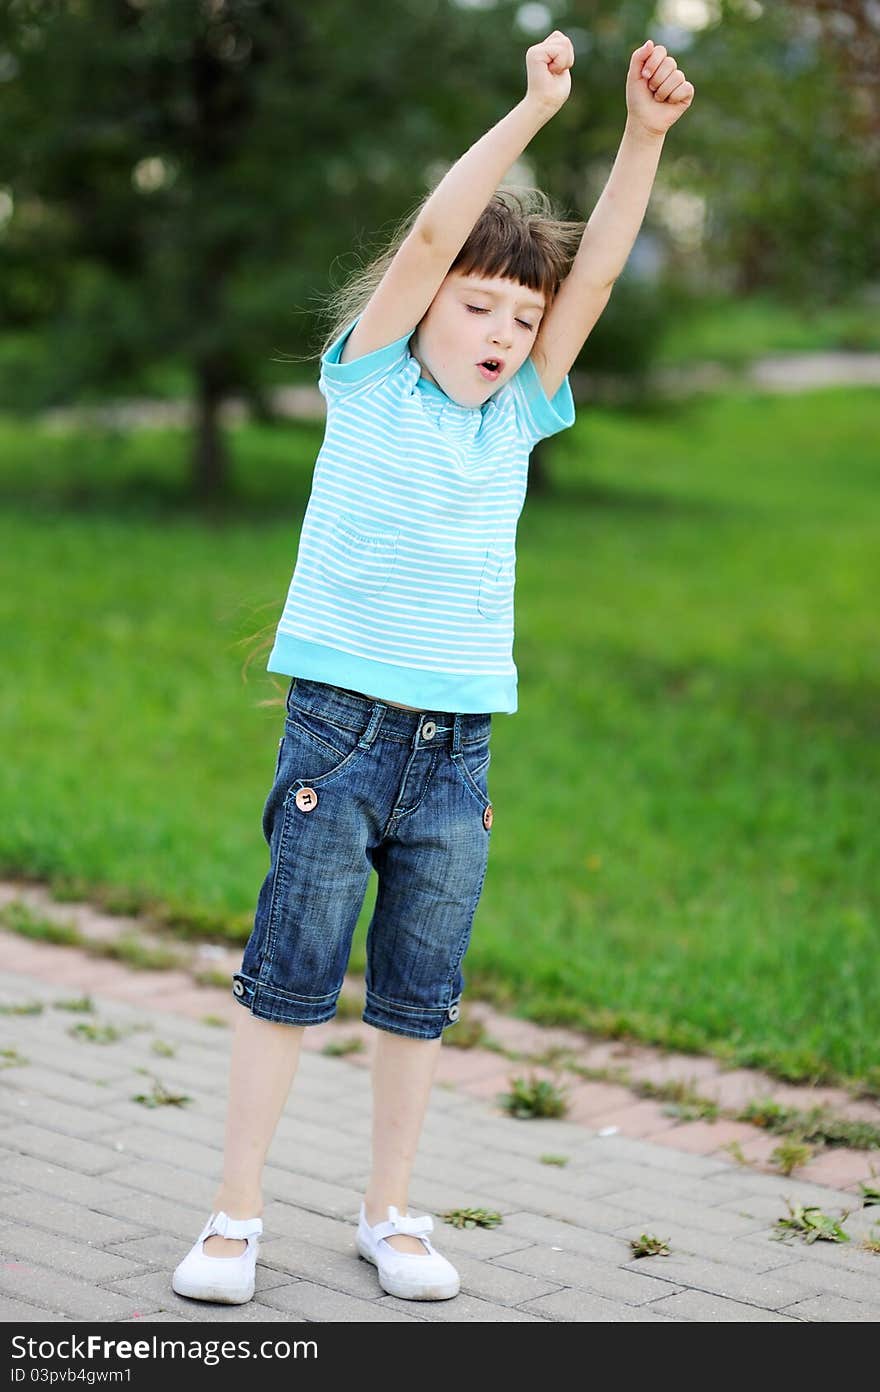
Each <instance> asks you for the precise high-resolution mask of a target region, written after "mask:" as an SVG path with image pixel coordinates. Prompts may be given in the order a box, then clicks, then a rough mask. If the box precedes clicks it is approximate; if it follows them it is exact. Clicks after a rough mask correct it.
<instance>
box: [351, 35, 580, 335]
mask: <svg viewBox="0 0 880 1392" xmlns="http://www.w3.org/2000/svg"><path fill="white" fill-rule="evenodd" d="M573 62H574V49H573V47H572V44H571V40H570V39H568V38H566V36H565V35H564V34H560V33H559V31H558V30H557V31H555V32H554V33H553V34H551V35H550V36H549V38H547V39H545V40H544V42H543V43H541V44H535V45H533V47H532V48H530V49H529V50H528V52H527V53H526V69H527V72H528V90H527V93H526V95H525V97H523V99H522V101H520V102H519V103H518V104H517V105H516V106H515V107H513V109H512V110H511V111H509V112H508V113H507V115H506V116H504V117H503V118H502V119H501V120H500V121H499V122H498V123H497V125H495V126H493V127H492V129H491V130H489V131H487V132H486V134H485V135H483V136H481V138H480V139H479V140H478V141H477V142H476V144H474V145H472V146H471V147H470V149H469V150H468V151H467V152H466V153H465V154H464V155H462V156H461V158H460V159H459V160H458V161H457V162H456V163H455V164H454V165H453V166H452V168H451V169H450V170H449V171H448V172H447V173H446V174H445V175H444V177H443V178H442V179H441V181H440V183H439V184H438V185H437V187H436V188H435V189H434V191H433V193H432V194H431V196H430V197H429V198H428V199H427V201H426V202H425V204H424V207H423V208H422V210H421V212H420V213H419V216H418V218H417V219H416V222H415V224H414V226H413V228H412V231H411V232H410V233H409V235H408V237H407V238H406V240H405V241H404V242H403V243H402V245H401V246H400V248H399V250H398V252H397V254H396V256H395V257H394V260H393V261H392V262H391V265H390V266H389V267H388V270H387V271H386V272H385V275H384V276H383V277H382V280H381V281H380V282H379V284H378V285H377V287H376V289H375V290H374V291H373V294H372V296H371V297H370V299H369V301H368V302H367V305H366V307H365V308H364V310H363V313H362V314H361V317H360V319H359V320H358V323H357V325H356V326H355V328H354V329H353V330H352V332H351V333H350V334H349V336H348V338H347V339H346V341H345V345H344V347H343V350H342V354H341V357H340V361H341V362H350V361H351V360H353V359H354V358H360V357H363V356H364V355H365V354H366V353H372V352H374V351H375V350H376V349H378V348H384V347H386V346H387V345H388V344H389V343H394V342H396V340H397V339H398V338H402V337H403V336H404V334H407V333H409V332H410V331H411V330H412V329H414V328H415V327H416V325H417V324H418V323H419V321H420V320H421V319H422V318H423V317H424V315H425V314H426V312H427V310H428V309H429V308H430V305H431V302H432V300H433V299H434V296H435V295H436V294H437V291H438V290H439V289H440V286H441V285H442V284H443V281H444V280H445V278H446V276H447V274H448V273H449V269H450V267H451V265H452V263H453V261H454V260H455V258H456V256H457V255H458V253H459V252H460V251H461V248H462V247H463V246H464V244H465V242H466V241H467V239H468V236H469V235H470V232H471V230H472V228H473V226H474V223H475V222H476V221H477V218H478V217H479V216H480V213H481V212H482V211H483V209H484V208H485V206H486V204H487V203H488V202H489V199H490V198H491V197H492V195H493V193H494V192H495V190H496V189H497V187H498V185H499V184H500V183H501V181H502V179H503V178H504V176H505V174H506V173H507V171H508V170H509V169H510V167H511V165H512V164H514V163H515V162H516V160H518V159H519V157H520V155H521V154H522V152H523V150H525V149H526V147H527V146H528V144H529V142H530V141H531V139H532V137H533V136H534V135H536V134H537V132H538V131H539V130H540V129H541V127H542V126H544V125H546V123H547V122H548V121H549V120H550V118H551V116H553V115H555V113H556V112H557V111H558V110H559V108H560V107H561V106H562V105H563V103H564V102H565V100H566V98H567V97H568V94H569V92H570V90H571V77H570V75H569V71H568V70H569V68H570V67H571V65H572V63H573Z"/></svg>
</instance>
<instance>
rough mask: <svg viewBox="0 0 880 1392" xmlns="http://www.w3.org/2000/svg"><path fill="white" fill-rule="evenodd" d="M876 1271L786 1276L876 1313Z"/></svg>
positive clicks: (823, 1266)
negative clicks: (868, 1306) (856, 1302)
mask: <svg viewBox="0 0 880 1392" xmlns="http://www.w3.org/2000/svg"><path fill="white" fill-rule="evenodd" d="M2 1241H3V1234H2V1233H0V1242H2ZM815 1246H816V1244H815V1243H812V1244H811V1245H810V1247H809V1248H808V1249H807V1251H808V1252H809V1253H812V1251H813V1249H814V1248H815ZM874 1261H875V1262H876V1268H875V1270H874V1271H873V1272H869V1271H861V1272H856V1271H847V1270H846V1269H845V1268H842V1267H838V1268H834V1267H831V1266H829V1265H828V1264H827V1263H826V1262H817V1261H813V1260H811V1259H810V1257H809V1256H807V1255H804V1256H802V1257H801V1259H800V1260H799V1261H798V1262H797V1263H796V1264H795V1265H793V1266H792V1267H791V1268H790V1270H788V1271H787V1272H786V1275H787V1276H788V1277H790V1279H791V1280H792V1281H793V1282H794V1283H795V1284H796V1285H800V1284H803V1285H805V1286H807V1287H809V1288H810V1290H811V1291H816V1290H820V1291H822V1293H823V1294H828V1295H841V1296H843V1297H844V1298H845V1299H847V1300H856V1301H860V1302H861V1303H863V1304H865V1305H871V1306H873V1307H874V1309H876V1310H880V1260H878V1259H877V1258H876V1257H875V1258H874Z"/></svg>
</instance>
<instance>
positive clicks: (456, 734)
mask: <svg viewBox="0 0 880 1392" xmlns="http://www.w3.org/2000/svg"><path fill="white" fill-rule="evenodd" d="M460 753H461V716H460V715H459V714H458V712H457V711H456V713H455V715H454V716H453V718H452V757H453V758H456V757H457V756H458V755H459V754H460Z"/></svg>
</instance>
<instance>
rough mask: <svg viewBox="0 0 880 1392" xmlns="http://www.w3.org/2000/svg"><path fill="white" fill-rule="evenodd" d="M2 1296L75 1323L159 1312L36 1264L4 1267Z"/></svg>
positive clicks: (0, 1278) (0, 1271)
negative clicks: (58, 1315)
mask: <svg viewBox="0 0 880 1392" xmlns="http://www.w3.org/2000/svg"><path fill="white" fill-rule="evenodd" d="M0 1294H2V1295H4V1296H9V1297H12V1298H14V1299H16V1300H23V1301H24V1302H25V1303H26V1304H30V1303H39V1304H41V1305H44V1306H45V1307H46V1308H47V1309H51V1310H54V1311H55V1312H56V1313H58V1314H62V1315H68V1316H69V1317H70V1318H72V1319H86V1320H115V1319H123V1318H125V1316H127V1315H129V1316H130V1315H133V1314H134V1313H135V1312H136V1311H137V1310H139V1309H140V1310H144V1309H146V1310H155V1309H156V1308H157V1307H156V1304H155V1303H151V1304H149V1305H147V1306H146V1307H144V1306H143V1305H140V1306H139V1305H138V1304H137V1303H136V1302H133V1301H132V1300H130V1299H128V1298H127V1297H125V1296H122V1295H119V1294H117V1293H116V1292H115V1291H111V1290H105V1289H104V1287H103V1286H97V1285H87V1284H86V1283H85V1282H83V1281H82V1280H78V1279H77V1278H76V1277H72V1276H64V1275H62V1274H61V1273H60V1272H58V1271H54V1270H53V1269H52V1268H51V1267H48V1266H37V1265H36V1264H35V1263H33V1262H15V1263H7V1264H5V1265H4V1266H3V1267H0Z"/></svg>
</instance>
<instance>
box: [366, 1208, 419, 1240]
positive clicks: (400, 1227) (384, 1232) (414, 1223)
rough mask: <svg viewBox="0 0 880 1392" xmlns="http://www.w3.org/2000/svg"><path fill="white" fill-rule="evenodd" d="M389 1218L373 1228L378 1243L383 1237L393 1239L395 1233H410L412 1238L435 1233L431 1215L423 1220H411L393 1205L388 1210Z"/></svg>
mask: <svg viewBox="0 0 880 1392" xmlns="http://www.w3.org/2000/svg"><path fill="white" fill-rule="evenodd" d="M388 1213H389V1218H388V1220H387V1221H386V1222H384V1223H377V1224H376V1226H375V1227H374V1228H373V1236H374V1238H375V1239H376V1241H377V1242H379V1241H381V1239H382V1238H383V1237H393V1236H394V1234H395V1233H408V1234H409V1235H410V1236H411V1237H424V1236H425V1234H426V1233H429V1232H433V1231H434V1219H433V1218H432V1217H431V1215H430V1214H429V1213H425V1214H423V1215H422V1217H421V1218H410V1217H409V1216H408V1215H406V1216H405V1215H403V1214H401V1213H399V1212H398V1210H397V1209H396V1208H395V1207H394V1204H391V1205H390V1206H389V1208H388Z"/></svg>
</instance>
